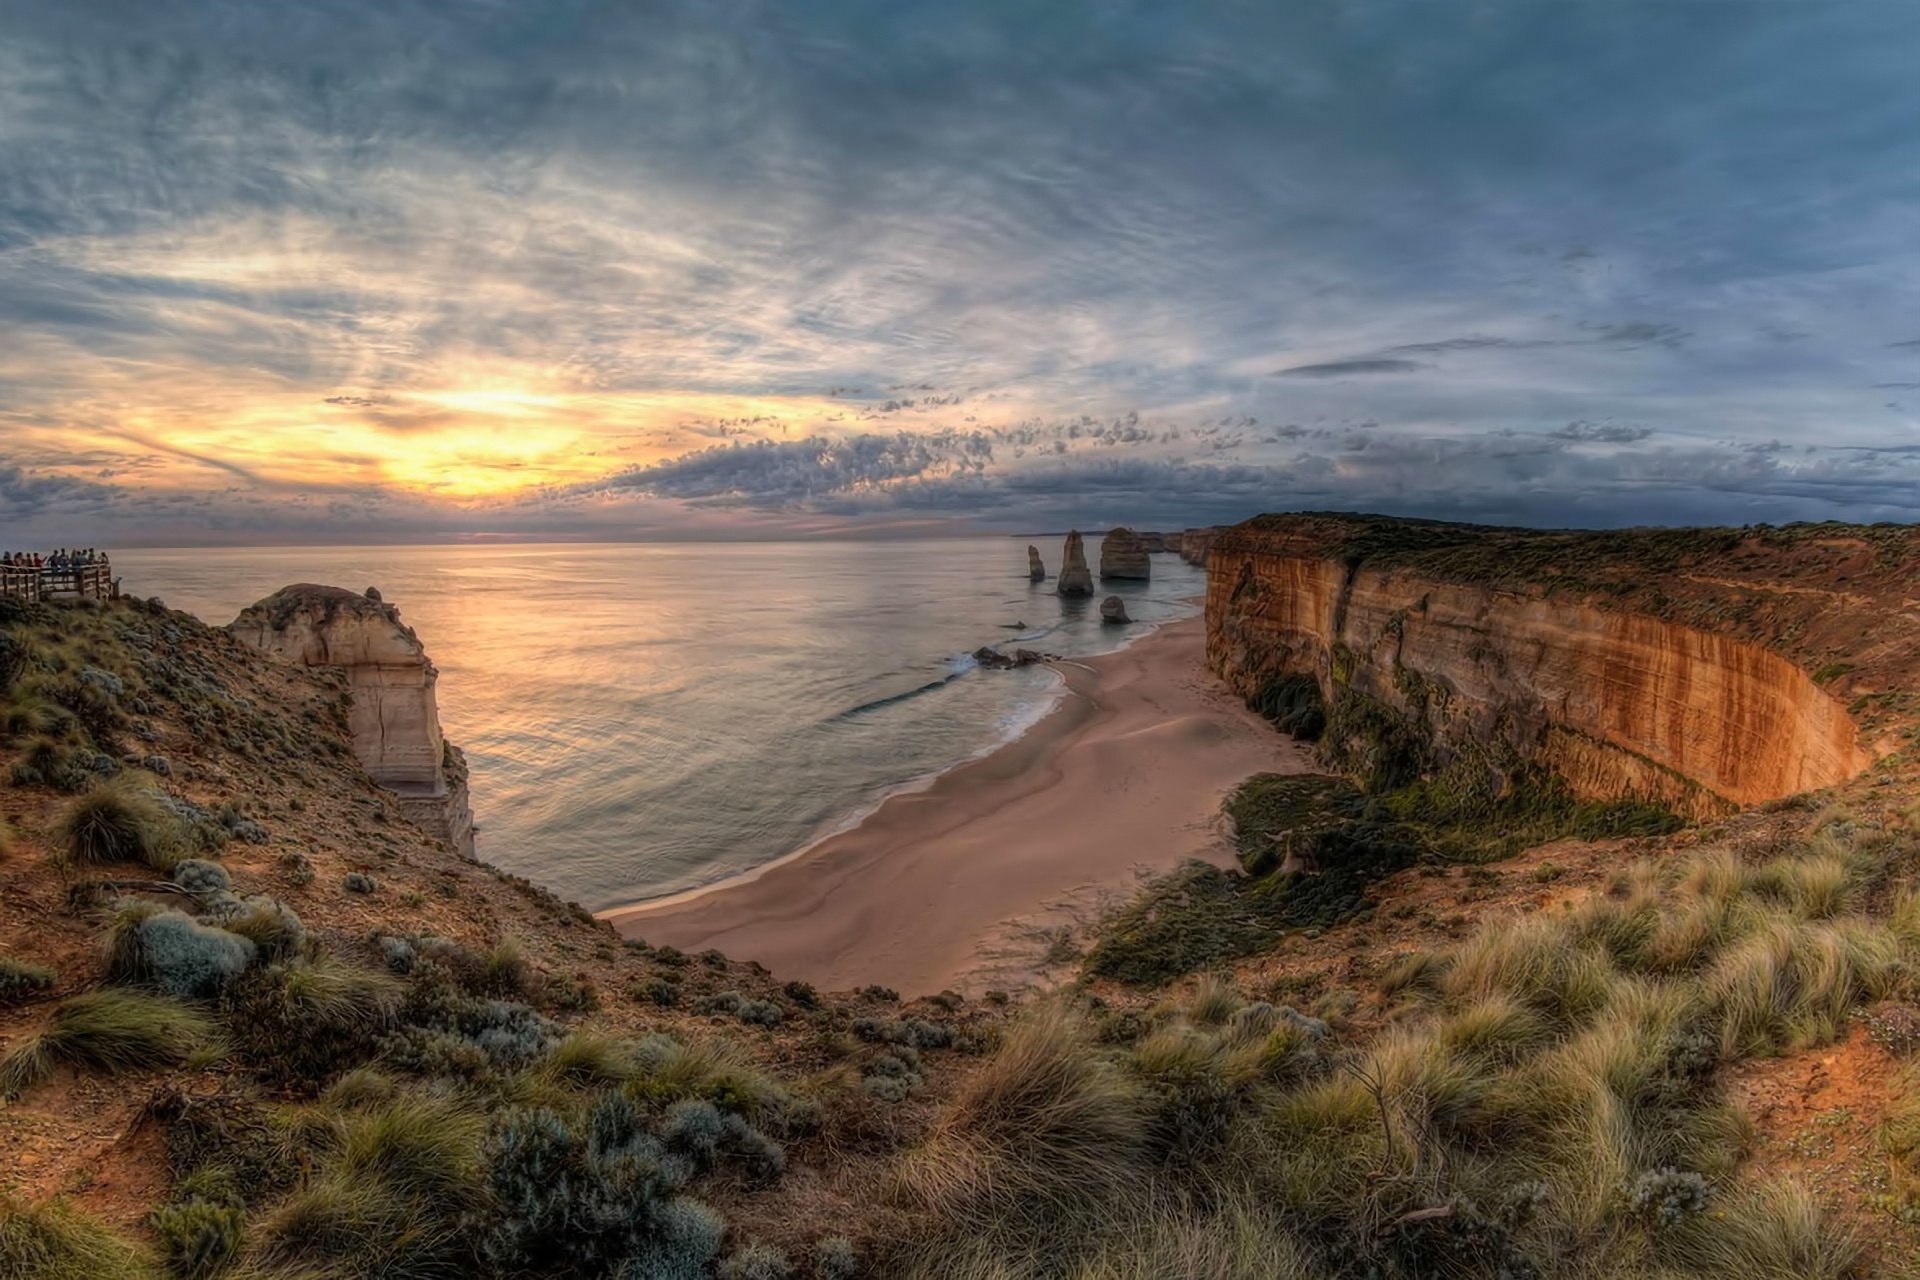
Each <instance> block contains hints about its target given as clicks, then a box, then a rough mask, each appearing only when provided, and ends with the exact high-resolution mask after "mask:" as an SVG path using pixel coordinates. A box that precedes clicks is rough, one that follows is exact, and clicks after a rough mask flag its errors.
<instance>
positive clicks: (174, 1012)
mask: <svg viewBox="0 0 1920 1280" xmlns="http://www.w3.org/2000/svg"><path fill="white" fill-rule="evenodd" d="M211 1039H212V1027H211V1026H210V1024H209V1023H208V1022H207V1020H206V1019H205V1018H204V1017H203V1016H201V1015H200V1014H198V1013H196V1012H194V1011H193V1010H192V1009H190V1008H188V1007H187V1006H185V1005H183V1004H181V1003H179V1002H178V1001H176V1000H170V999H167V998H165V997H162V996H154V995H147V994H146V993H144V992H139V991H123V990H116V989H111V988H109V989H106V990H102V991H92V992H88V993H87V994H85V995H78V996H74V997H72V998H70V999H68V1000H64V1001H62V1002H61V1003H60V1004H59V1006H58V1007H56V1008H55V1009H54V1011H53V1016H52V1017H51V1018H50V1019H49V1020H48V1021H47V1024H46V1026H45V1027H43V1028H41V1030H40V1032H39V1033H38V1034H37V1035H34V1036H31V1037H29V1038H28V1039H26V1040H24V1041H22V1042H21V1043H19V1044H17V1045H15V1046H14V1047H13V1049H11V1050H10V1051H9V1052H8V1053H7V1055H6V1057H5V1058H0V1098H6V1097H12V1096H14V1095H15V1094H17V1093H19V1092H20V1091H21V1090H22V1089H25V1088H27V1087H29V1086H31V1085H34V1084H37V1083H39V1082H40V1081H41V1080H44V1079H45V1078H46V1077H47V1076H48V1075H49V1074H51V1073H52V1071H53V1070H54V1068H55V1067H57V1066H60V1065H62V1064H65V1065H69V1066H73V1067H87V1068H92V1069H94V1070H97V1071H104V1072H116V1071H138V1070H143V1069H146V1068H149V1067H170V1066H178V1065H179V1064H180V1063H183V1062H185V1061H186V1060H187V1059H188V1058H189V1057H191V1056H192V1055H193V1054H194V1053H195V1052H197V1051H198V1050H200V1049H201V1048H202V1047H204V1046H205V1045H206V1044H207V1043H208V1042H209V1041H210V1040H211Z"/></svg>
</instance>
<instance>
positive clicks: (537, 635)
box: [114, 537, 1205, 910]
mask: <svg viewBox="0 0 1920 1280" xmlns="http://www.w3.org/2000/svg"><path fill="white" fill-rule="evenodd" d="M1028 541H1029V539H1024V538H1023V539H1012V538H1005V537H974V538H955V539H941V540H927V541H895V542H807V543H767V542H753V543H641V544H632V543H621V544H601V545H572V544H568V545H520V544H516V545H511V546H417V547H300V548H268V549H224V548H223V549H192V550H153V549H149V550H130V551H116V552H115V553H114V566H115V568H116V570H117V571H118V573H119V575H120V576H121V578H122V579H123V580H124V589H126V590H128V591H131V592H133V593H135V594H138V595H142V596H159V597H161V598H162V599H164V600H165V601H166V602H167V603H168V604H169V605H171V606H172V607H174V608H176V609H185V610H188V611H189V612H191V613H194V614H196V615H197V616H199V617H200V618H202V619H204V620H205V621H207V622H210V623H214V624H220V625H223V624H225V623H227V622H230V621H232V620H233V617H234V615H235V614H237V613H238V612H239V611H240V610H241V609H242V608H244V607H245V606H246V605H248V604H251V603H253V602H254V601H256V600H258V599H260V598H262V597H264V596H267V595H270V594H272V593H273V592H274V591H275V590H277V589H278V588H280V587H282V586H285V585H287V584H289V583H294V582H320V583H327V584H330V585H333V586H340V587H348V588H351V589H353V590H360V589H362V588H365V587H368V586H376V587H378V588H379V589H380V592H381V594H382V595H383V596H384V597H385V598H386V600H387V601H388V602H389V603H392V604H395V605H398V606H399V608H400V612H401V617H402V618H403V619H404V620H405V621H406V622H407V623H408V624H409V625H411V626H412V627H414V628H415V629H416V630H417V631H418V632H419V635H420V638H421V641H422V642H423V643H424V644H425V645H426V648H427V652H428V654H429V655H430V656H431V657H432V659H433V661H434V664H435V665H436V666H437V667H438V668H439V669H440V683H439V702H440V718H441V722H442V725H443V726H444V728H445V730H446V733H447V736H448V737H449V738H450V739H451V740H452V741H454V742H455V743H456V744H458V745H459V746H460V747H461V748H462V749H463V750H464V751H465V752H466V753H467V759H468V762H469V764H470V765H471V767H472V771H473V810H474V817H475V820H476V822H477V823H478V825H479V832H480V834H479V837H478V849H479V853H480V856H481V857H482V858H484V859H485V860H487V861H488V862H491V863H493V864H495V865H496V866H499V867H503V868H505V869H507V870H510V871H513V872H516V873H518V874H520V875H524V876H526V877H528V878H530V879H532V880H535V881H537V882H539V883H540V884H543V885H545V886H547V887H549V888H551V889H553V890H554V891H555V892H557V893H559V894H560V895H562V896H563V897H566V898H569V899H571V900H573V901H576V902H580V903H582V904H584V905H586V906H588V907H590V908H593V909H595V910H600V909H603V908H607V907H613V906H621V905H625V904H629V903H633V902H638V901H642V900H644V899H648V898H653V897H658V896H662V895H665V894H672V893H679V892H683V891H685V890H688V889H693V888H698V887H699V886H702V885H705V884H709V883H712V882H713V881H716V880H721V879H725V878H727V877H729V876H733V875H737V874H739V873H741V872H744V871H747V870H750V869H752V868H753V867H756V866H758V865H760V864H762V863H765V862H769V861H772V860H773V859H776V858H779V857H781V856H783V855H785V854H788V853H791V852H793V851H794V850H796V849H799V848H801V847H803V846H805V845H807V844H809V843H811V842H813V841H815V840H817V839H819V838H821V837H822V836H824V835H827V834H831V833H832V832H834V831H836V830H841V829H844V828H845V827H846V826H848V825H850V824H852V823H854V822H856V821H857V820H858V819H859V817H860V816H861V815H862V814H864V813H866V812H868V811H870V810H871V809H872V807H873V806H874V805H876V804H878V803H879V802H880V800H882V799H883V798H884V797H885V796H886V795H888V794H889V793H891V792H893V791H896V790H898V789H900V788H903V787H909V786H914V785H918V784H921V783H924V782H925V781H926V780H927V779H929V778H931V777H933V776H934V775H936V774H938V773H940V772H941V771H943V770H946V769H949V768H952V767H953V766H954V765H956V764H959V763H962V762H964V761H966V760H968V759H971V758H974V757H976V756H979V755H981V754H984V753H985V752H988V751H991V750H992V749H993V748H994V747H996V746H998V745H1000V744H1001V743H1004V742H1006V741H1007V740H1009V739H1010V738H1011V737H1013V736H1015V735H1017V734H1018V733H1020V732H1021V731H1022V730H1023V729H1025V728H1027V727H1028V726H1030V725H1032V724H1034V723H1036V722H1037V721H1038V720H1039V719H1040V718H1041V717H1043V716H1044V715H1045V714H1046V713H1047V711H1048V710H1050V709H1051V707H1052V706H1053V704H1054V702H1055V700H1056V699H1057V697H1058V695H1059V689H1060V683H1059V680H1058V677H1056V676H1055V675H1054V674H1053V673H1052V672H1050V671H1047V670H1045V669H1044V668H1026V669H1020V670H1012V671H987V670H981V669H979V668H978V667H977V666H976V664H975V663H974V661H973V659H972V658H971V657H970V656H969V655H970V654H971V653H972V651H973V650H975V649H976V648H978V647H980V646H981V645H985V644H999V645H1002V646H1005V647H1007V648H1008V649H1009V650H1010V649H1011V648H1012V647H1014V646H1016V645H1018V646H1025V647H1029V648H1037V649H1043V650H1046V651H1048V652H1052V653H1058V654H1062V655H1065V656H1074V657H1083V656H1088V655H1092V654H1097V653H1103V652H1109V651H1111V650H1114V649H1117V648H1120V647H1122V646H1124V645H1125V644H1127V643H1130V642H1131V641H1132V640H1135V639H1138V638H1139V637H1140V636H1142V635H1144V634H1146V633H1147V632H1148V631H1150V630H1151V629H1152V627H1153V626H1154V625H1156V624H1159V623H1164V622H1167V621H1170V620H1173V619H1177V618H1181V617H1187V616H1191V615H1192V614H1194V613H1196V612H1198V609H1199V605H1198V603H1197V599H1196V598H1197V597H1198V596H1199V595H1200V593H1202V592H1203V591H1204V590H1205V575H1204V574H1203V573H1202V571H1201V570H1199V569H1197V568H1194V567H1191V566H1189V565H1186V564H1184V563H1182V562H1181V561H1180V559H1179V557H1177V556H1171V555H1156V556H1154V557H1152V560H1153V581H1152V582H1151V583H1150V584H1148V583H1125V584H1123V583H1118V582H1114V583H1106V584H1096V585H1097V586H1098V587H1099V595H1096V596H1095V598H1094V600H1093V601H1072V602H1069V601H1062V600H1061V599H1060V598H1059V597H1057V596H1056V595H1054V594H1053V582H1052V580H1051V578H1049V580H1048V581H1047V582H1045V583H1029V582H1028V581H1027V576H1026V565H1027V560H1026V548H1027V543H1028ZM1031 541H1033V542H1034V543H1035V544H1036V545H1038V546H1039V547H1040V551H1041V555H1042V557H1043V558H1044V559H1045V560H1046V563H1047V568H1048V570H1049V572H1050V573H1052V572H1055V571H1057V570H1058V569H1059V562H1060V551H1061V541H1062V540H1061V539H1060V538H1059V537H1048V538H1044V539H1031ZM1087 554H1088V560H1089V561H1090V562H1091V563H1092V564H1093V565H1094V567H1095V569H1096V571H1097V569H1098V566H1099V545H1098V539H1091V540H1089V543H1088V547H1087ZM1108 594H1113V595H1118V596H1121V597H1122V598H1123V599H1125V600H1126V602H1127V610H1128V612H1129V613H1130V614H1131V615H1132V617H1133V618H1134V624H1133V625H1132V626H1129V627H1124V628H1115V627H1107V626H1103V625H1102V624H1101V622H1100V617H1099V609H1098V603H1097V602H1098V600H1099V599H1100V598H1101V597H1103V596H1105V595H1108ZM1016 623H1018V624H1021V625H1019V626H1015V625H1014V624H1016Z"/></svg>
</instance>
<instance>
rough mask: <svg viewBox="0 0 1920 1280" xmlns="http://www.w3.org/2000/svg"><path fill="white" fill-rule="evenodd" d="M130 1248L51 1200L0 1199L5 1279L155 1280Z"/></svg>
mask: <svg viewBox="0 0 1920 1280" xmlns="http://www.w3.org/2000/svg"><path fill="white" fill-rule="evenodd" d="M159 1275H160V1272H159V1271H158V1269H157V1268H155V1267H154V1266H153V1265H152V1264H151V1263H150V1262H149V1261H148V1259H147V1258H146V1256H145V1255H144V1254H143V1253H142V1252H141V1251H140V1250H139V1249H137V1248H135V1247H134V1246H133V1245H132V1244H130V1243H128V1242H127V1241H125V1240H123V1239H121V1238H120V1237H119V1236H117V1235H115V1234H114V1233H113V1232H111V1231H109V1230H108V1229H107V1228H106V1227H105V1226H103V1225H101V1224H100V1223H98V1222H95V1221H94V1220H93V1219H92V1218H89V1217H88V1216H86V1215H85V1214H83V1213H81V1212H80V1211H79V1210H77V1209H74V1208H72V1207H71V1206H69V1205H66V1204H62V1203H60V1202H58V1201H55V1202H53V1203H51V1204H41V1205H31V1206H30V1205H26V1204H22V1203H21V1202H20V1201H17V1200H13V1199H10V1198H7V1197H4V1196H0V1276H6V1277H7V1278H8V1280H158V1277H159Z"/></svg>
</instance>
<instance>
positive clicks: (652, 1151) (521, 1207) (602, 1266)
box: [482, 1093, 720, 1275]
mask: <svg viewBox="0 0 1920 1280" xmlns="http://www.w3.org/2000/svg"><path fill="white" fill-rule="evenodd" d="M486 1163H487V1166H488V1169H489V1172H488V1182H489V1186H490V1188H491V1191H492V1196H493V1200H494V1202H495V1203H496V1204H497V1205H498V1206H499V1210H498V1217H497V1218H496V1219H495V1221H494V1223H493V1225H492V1227H491V1229H490V1230H489V1232H488V1233H487V1235H486V1237H485V1240H484V1242H483V1245H482V1250H483V1253H484V1255H485V1257H486V1258H487V1260H488V1261H489V1263H490V1264H491V1265H492V1266H494V1267H496V1268H499V1269H502V1270H507V1271H512V1270H515V1269H517V1268H522V1267H527V1266H530V1265H534V1264H539V1265H542V1266H546V1267H552V1266H554V1265H555V1264H556V1263H558V1264H560V1265H562V1266H564V1267H565V1268H566V1269H567V1270H568V1271H569V1272H572V1273H576V1274H583V1275H602V1274H608V1273H613V1274H622V1273H623V1272H624V1273H626V1274H636V1275H648V1274H666V1275H680V1274H687V1275H695V1274H698V1273H699V1271H700V1270H702V1269H704V1267H705V1266H706V1265H708V1264H709V1263H710V1262H711V1261H712V1258H713V1257H714V1255H715V1254H717V1253H718V1252H719V1244H720V1230H719V1223H718V1221H717V1219H713V1218H711V1217H705V1215H704V1214H703V1211H702V1210H701V1209H699V1208H698V1207H696V1206H694V1205H692V1204H689V1203H687V1202H685V1201H683V1200H682V1198H681V1197H680V1196H679V1195H678V1191H679V1188H680V1187H681V1186H682V1185H683V1184H684V1183H685V1181H686V1180H687V1178H688V1176H690V1173H691V1169H690V1167H689V1166H687V1165H686V1164H684V1163H683V1162H679V1161H676V1160H675V1159H674V1157H672V1156H671V1155H670V1154H669V1153H668V1151H667V1149H666V1148H665V1146H664V1145H663V1144H662V1143H661V1142H660V1141H659V1139H657V1138H655V1137H654V1136H653V1135H651V1134H649V1133H648V1132H646V1131H645V1129H644V1127H643V1123H642V1115H641V1112H640V1111H639V1110H638V1108H636V1107H635V1106H634V1104H633V1103H631V1102H630V1101H628V1100H627V1099H626V1098H625V1097H624V1096H622V1095H621V1094H618V1093H607V1094H604V1095H602V1096H601V1097H600V1099H599V1100H598V1101H597V1102H596V1103H595V1104H594V1105H593V1107H592V1108H591V1110H590V1111H589V1112H588V1113H587V1114H586V1115H585V1116H584V1117H582V1118H581V1120H580V1121H579V1122H577V1123H575V1122H572V1121H570V1120H569V1119H568V1118H567V1117H565V1116H563V1115H561V1114H560V1113H558V1112H555V1111H552V1110H547V1109H540V1108H534V1109H516V1110H512V1111H508V1112H506V1113H504V1114H503V1115H501V1116H500V1117H499V1118H498V1119H497V1120H496V1121H495V1123H494V1125H493V1127H492V1132H491V1134H490V1135H489V1137H488V1139H487V1148H486ZM703 1219H704V1221H703ZM702 1225H706V1226H708V1227H710V1229H709V1230H704V1231H703V1230H700V1229H699V1228H700V1226H702ZM669 1261H671V1263H672V1264H673V1265H676V1266H678V1267H681V1268H683V1270H669V1269H668V1267H667V1266H665V1265H662V1264H664V1263H667V1262H669ZM643 1265H651V1266H653V1268H654V1269H653V1270H652V1271H648V1270H643V1269H641V1267H642V1266H643Z"/></svg>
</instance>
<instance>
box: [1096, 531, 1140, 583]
mask: <svg viewBox="0 0 1920 1280" xmlns="http://www.w3.org/2000/svg"><path fill="white" fill-rule="evenodd" d="M1152 577H1153V563H1152V561H1150V560H1148V559H1147V548H1146V546H1145V544H1143V543H1142V542H1141V541H1140V536H1139V535H1138V534H1136V533H1135V532H1134V531H1133V530H1131V529H1127V528H1119V529H1109V530H1107V536H1106V537H1105V538H1102V539H1101V540H1100V580H1101V581H1102V582H1105V581H1106V580H1107V579H1109V578H1122V579H1132V580H1134V581H1138V582H1145V581H1147V580H1148V579H1150V578H1152Z"/></svg>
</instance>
